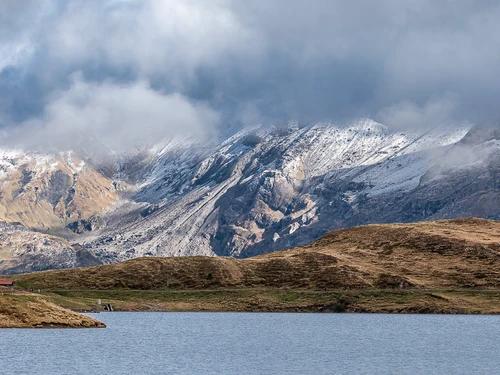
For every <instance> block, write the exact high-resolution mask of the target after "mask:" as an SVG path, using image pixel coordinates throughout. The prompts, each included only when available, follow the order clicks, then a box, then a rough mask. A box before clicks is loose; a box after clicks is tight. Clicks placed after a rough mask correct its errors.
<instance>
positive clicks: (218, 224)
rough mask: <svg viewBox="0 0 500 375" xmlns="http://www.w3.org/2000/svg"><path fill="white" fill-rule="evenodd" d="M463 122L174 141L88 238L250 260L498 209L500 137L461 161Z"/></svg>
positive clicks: (118, 247) (112, 247)
mask: <svg viewBox="0 0 500 375" xmlns="http://www.w3.org/2000/svg"><path fill="white" fill-rule="evenodd" d="M468 131H469V128H448V129H445V128H438V129H434V130H428V131H425V132H415V131H413V132H392V131H390V130H388V129H387V128H386V127H385V126H383V125H381V124H378V123H376V122H373V121H371V120H363V121H359V122H357V123H354V124H352V125H351V126H349V127H335V126H332V125H331V124H317V125H315V126H312V127H303V128H300V127H298V126H293V125H292V126H288V127H281V128H274V129H254V130H251V131H250V130H246V131H243V132H240V133H238V134H236V135H234V136H232V137H230V138H229V139H227V140H225V141H224V142H223V143H222V144H221V145H219V146H218V147H216V148H215V149H210V148H207V147H204V146H203V145H201V144H196V143H194V144H189V145H186V144H182V143H172V144H169V145H168V146H167V147H165V148H164V149H161V150H159V151H158V152H157V153H156V154H154V155H152V156H151V157H150V160H154V162H153V164H154V168H152V170H151V172H150V174H149V176H148V178H147V179H145V180H144V181H143V182H142V184H141V185H140V186H138V188H137V190H136V191H135V193H134V194H133V195H132V196H131V197H130V199H129V201H128V202H127V203H124V204H122V205H121V206H120V205H119V206H117V208H116V209H115V210H114V211H113V212H111V213H110V214H109V215H108V216H107V219H106V221H107V227H106V228H105V229H103V231H101V232H100V233H99V234H98V235H97V236H93V237H92V238H89V240H87V241H86V243H85V246H86V247H87V248H88V249H90V250H92V251H94V252H96V253H97V254H99V256H101V257H103V258H107V257H109V259H110V260H117V259H125V258H129V257H136V256H143V255H161V256H181V255H225V256H236V257H246V256H251V255H255V254H259V253H263V252H269V251H273V250H277V249H282V248H286V247H290V246H295V245H299V244H304V243H308V242H310V241H312V240H314V239H315V238H317V237H319V236H320V235H322V234H323V233H325V232H326V231H328V230H332V229H336V228H340V227H347V226H352V225H357V224H364V223H374V222H399V221H404V222H408V221H416V220H426V219H434V218H445V217H446V218H447V217H459V216H471V215H473V216H483V217H488V218H495V217H498V215H499V212H500V207H499V204H498V203H495V204H491V200H493V201H496V202H498V201H497V200H496V199H497V198H498V167H494V166H493V170H490V169H489V168H490V166H491V165H492V164H491V163H492V161H491V160H490V159H491V158H493V159H494V160H497V157H498V154H499V153H498V151H499V144H498V140H496V141H486V142H483V141H482V140H481V139H480V140H478V141H477V142H475V143H473V144H471V145H468V146H467V147H466V149H467V153H468V154H470V155H469V156H470V157H468V158H467V160H466V161H465V162H464V161H457V160H455V159H456V158H455V157H454V156H453V155H454V154H455V153H456V151H454V150H456V149H457V147H460V141H461V140H462V139H463V138H464V136H465V135H466V134H467V132H468ZM464 149H465V148H464ZM450 155H451V156H450ZM146 165H151V163H146ZM132 171H134V170H132ZM481 171H484V173H485V175H484V176H483V177H484V178H483V179H478V178H477V175H478V174H479V173H481ZM134 173H136V172H134ZM480 181H483V183H482V184H481V183H480ZM465 184H468V185H467V186H468V188H467V189H464V190H463V189H462V185H465ZM475 194H476V195H478V196H477V198H478V199H479V197H480V199H481V200H482V201H484V204H479V205H476V204H475V203H474V202H475V200H476V197H475V196H474V195H475ZM460 207H463V209H460ZM457 208H458V209H457Z"/></svg>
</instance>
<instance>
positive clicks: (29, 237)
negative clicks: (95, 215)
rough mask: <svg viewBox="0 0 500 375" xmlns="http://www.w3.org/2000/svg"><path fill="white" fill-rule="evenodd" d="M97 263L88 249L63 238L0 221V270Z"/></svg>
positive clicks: (69, 266) (8, 272) (80, 265)
mask: <svg viewBox="0 0 500 375" xmlns="http://www.w3.org/2000/svg"><path fill="white" fill-rule="evenodd" d="M99 264H101V262H100V261H99V260H98V259H97V258H96V257H95V256H94V255H93V254H91V253H90V252H89V251H88V250H86V249H84V248H83V247H81V246H79V245H76V244H71V243H70V242H68V241H67V240H65V239H63V238H60V237H57V236H53V235H49V234H45V233H39V232H34V231H31V230H29V229H26V228H25V227H23V226H21V225H12V224H6V223H0V274H12V273H24V272H33V271H43V270H47V269H62V268H73V267H86V266H96V265H99Z"/></svg>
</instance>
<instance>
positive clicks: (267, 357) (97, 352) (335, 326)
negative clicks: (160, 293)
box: [0, 313, 500, 375]
mask: <svg viewBox="0 0 500 375" xmlns="http://www.w3.org/2000/svg"><path fill="white" fill-rule="evenodd" d="M92 316H94V317H96V318H98V319H99V320H101V321H103V322H104V323H106V324H107V325H108V328H106V329H77V330H74V329H73V330H72V329H38V330H29V329H4V330H0V374H106V375H115V374H116V375H118V374H120V375H122V374H204V375H205V374H235V375H236V374H259V375H260V374H492V373H498V371H500V370H499V369H500V316H465V315H384V314H267V313H101V314H95V315H94V314H92Z"/></svg>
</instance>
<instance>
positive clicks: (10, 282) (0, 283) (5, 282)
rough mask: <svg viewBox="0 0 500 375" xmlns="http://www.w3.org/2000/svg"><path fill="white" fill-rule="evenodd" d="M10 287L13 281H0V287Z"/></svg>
mask: <svg viewBox="0 0 500 375" xmlns="http://www.w3.org/2000/svg"><path fill="white" fill-rule="evenodd" d="M6 285H7V286H11V285H14V281H12V280H0V286H6Z"/></svg>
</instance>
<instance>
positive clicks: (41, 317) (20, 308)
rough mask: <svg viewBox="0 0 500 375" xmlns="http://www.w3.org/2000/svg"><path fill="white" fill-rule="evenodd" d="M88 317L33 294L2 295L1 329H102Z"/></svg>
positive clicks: (0, 307) (0, 310) (0, 305)
mask: <svg viewBox="0 0 500 375" xmlns="http://www.w3.org/2000/svg"><path fill="white" fill-rule="evenodd" d="M102 327H105V325H104V324H103V323H101V322H99V321H97V320H95V319H92V318H89V317H88V316H85V315H82V314H78V313H76V312H73V311H71V310H68V309H64V308H62V307H60V306H58V305H56V304H54V303H52V302H51V301H50V300H49V299H48V298H46V297H44V296H39V295H33V294H18V295H0V328H102Z"/></svg>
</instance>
